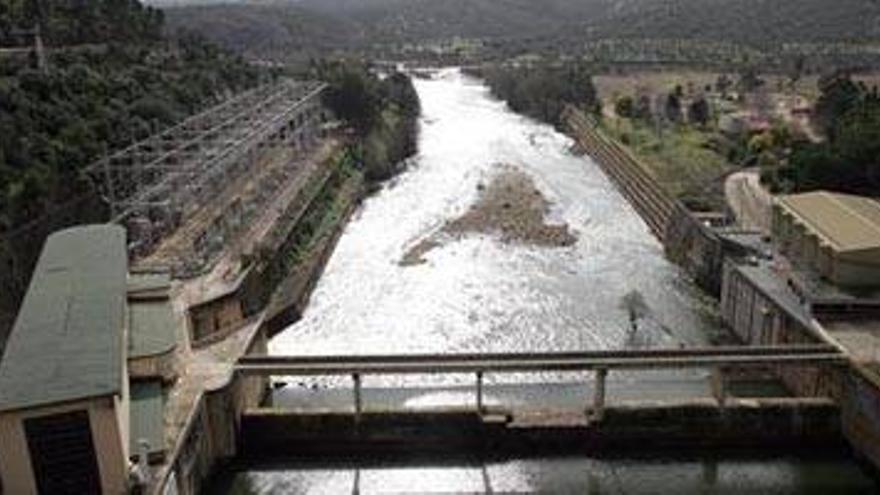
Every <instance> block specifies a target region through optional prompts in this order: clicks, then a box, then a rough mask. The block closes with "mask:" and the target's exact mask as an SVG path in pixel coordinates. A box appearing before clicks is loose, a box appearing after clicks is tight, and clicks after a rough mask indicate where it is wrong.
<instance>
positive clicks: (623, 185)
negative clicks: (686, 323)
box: [562, 107, 724, 297]
mask: <svg viewBox="0 0 880 495" xmlns="http://www.w3.org/2000/svg"><path fill="white" fill-rule="evenodd" d="M562 118H563V122H565V125H566V126H567V127H568V130H569V133H570V134H571V135H572V136H573V137H574V139H575V140H576V141H577V143H578V145H579V146H580V147H581V148H582V149H583V150H584V151H585V152H586V153H587V154H589V155H590V157H592V158H593V159H594V160H595V162H596V163H597V164H598V165H599V167H600V168H601V169H602V170H603V171H604V172H605V174H606V175H607V176H608V177H609V178H610V179H611V181H612V182H613V183H614V185H615V186H616V187H617V188H618V189H619V190H620V192H621V193H622V194H623V196H624V197H625V198H626V199H627V200H628V201H629V203H630V204H631V205H632V206H633V208H634V209H635V210H636V212H637V213H638V214H639V216H641V217H642V219H643V220H644V221H645V223H646V224H647V225H648V228H649V229H650V230H651V232H652V233H653V234H654V236H655V237H657V239H658V240H660V242H661V243H662V244H663V248H664V252H665V254H666V256H667V258H669V260H670V261H672V262H673V263H676V264H677V265H679V266H681V267H682V268H684V269H685V271H686V272H687V273H688V274H689V275H690V276H691V277H693V279H694V281H695V282H696V284H697V285H698V286H699V287H700V288H701V289H703V290H705V291H706V292H708V293H709V294H712V295H713V296H715V297H718V296H719V295H720V292H721V267H722V264H723V261H724V243H723V242H722V240H721V238H720V237H719V236H718V235H717V234H715V232H714V231H712V229H711V228H709V227H707V226H706V225H704V224H703V222H701V221H700V220H699V219H698V218H697V217H696V216H694V215H693V214H692V213H691V212H690V211H688V209H687V207H685V206H684V204H683V203H682V202H681V201H679V200H678V199H676V198H674V197H673V196H672V195H671V194H670V193H669V192H668V191H666V190H665V189H664V188H663V186H662V185H660V184H659V183H658V182H657V180H656V179H655V178H654V177H653V176H652V175H651V174H650V173H649V172H648V169H647V168H646V167H645V166H644V165H642V163H641V162H640V161H639V160H638V158H636V157H635V156H634V155H633V154H632V153H631V152H630V151H629V150H628V149H627V148H626V147H625V146H623V145H621V144H620V143H618V142H617V141H615V140H613V139H611V138H609V137H608V136H606V135H605V134H604V133H603V132H602V131H601V130H599V129H598V128H597V127H596V125H595V124H594V123H593V122H592V121H591V120H590V119H589V118H588V117H587V116H586V115H584V114H583V112H581V111H579V110H577V109H575V108H573V107H567V108H566V109H565V111H564V113H563V117H562Z"/></svg>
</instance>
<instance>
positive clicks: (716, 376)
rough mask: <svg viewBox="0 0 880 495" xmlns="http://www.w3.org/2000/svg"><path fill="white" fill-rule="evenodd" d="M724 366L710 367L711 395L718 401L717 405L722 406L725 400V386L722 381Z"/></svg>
mask: <svg viewBox="0 0 880 495" xmlns="http://www.w3.org/2000/svg"><path fill="white" fill-rule="evenodd" d="M724 382H725V380H724V368H722V367H720V366H719V367H715V368H712V395H713V396H714V397H715V400H716V401H718V407H720V408H723V407H724V406H725V404H726V402H727V386H726V384H725V383H724Z"/></svg>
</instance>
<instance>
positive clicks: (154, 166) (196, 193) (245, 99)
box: [87, 80, 326, 255]
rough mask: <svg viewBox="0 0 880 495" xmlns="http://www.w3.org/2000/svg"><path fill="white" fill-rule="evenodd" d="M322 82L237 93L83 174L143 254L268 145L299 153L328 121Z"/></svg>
mask: <svg viewBox="0 0 880 495" xmlns="http://www.w3.org/2000/svg"><path fill="white" fill-rule="evenodd" d="M325 88H326V85H324V84H323V83H319V82H299V81H292V80H282V81H281V82H277V83H272V84H268V85H264V86H261V87H258V88H256V89H253V90H250V91H247V92H245V93H242V94H240V95H238V96H236V97H234V98H232V99H230V100H228V101H226V102H225V103H222V104H220V105H217V106H215V107H213V108H211V109H209V110H207V111H205V112H203V113H200V114H197V115H194V116H192V117H190V118H188V119H186V120H184V121H183V122H181V123H180V124H178V125H175V126H173V127H171V128H169V129H167V130H165V131H163V132H161V133H159V134H156V135H153V136H151V137H149V138H147V139H145V140H143V141H140V142H137V143H135V144H132V145H131V146H129V147H127V148H125V149H122V150H120V151H117V152H115V153H113V154H111V155H109V156H107V157H105V158H103V159H102V160H100V161H98V162H97V163H94V164H93V165H91V166H90V167H89V168H88V169H87V173H88V174H89V176H90V177H91V178H92V180H93V181H94V182H95V184H96V185H97V187H98V189H99V190H100V192H101V194H102V197H103V198H104V199H105V201H106V202H107V203H108V204H109V205H110V210H111V215H112V221H113V222H118V223H122V224H124V225H127V226H128V228H129V244H130V249H131V250H132V252H133V254H137V255H144V254H146V253H148V252H149V251H150V250H151V249H152V247H153V246H154V245H155V244H156V243H157V242H158V239H161V238H163V237H166V236H167V235H168V234H170V233H171V232H173V231H174V230H175V229H176V228H177V227H178V226H180V225H181V223H182V222H183V221H185V219H186V218H187V217H188V216H189V215H191V214H192V213H193V212H195V211H197V210H198V208H199V207H200V206H201V205H204V204H206V203H207V202H208V201H209V200H210V199H211V198H212V197H214V195H215V194H217V193H218V192H219V191H220V190H221V189H222V188H223V187H224V186H225V185H226V184H228V183H229V182H230V181H231V180H234V179H235V178H237V177H240V176H241V175H242V174H244V173H245V172H246V171H248V170H249V169H250V168H251V167H252V166H254V165H255V164H256V162H257V161H258V159H259V157H260V155H261V153H262V151H263V150H264V149H265V148H267V147H274V146H279V145H294V146H298V147H303V146H305V144H306V143H307V142H310V141H312V140H313V139H314V138H315V137H316V134H317V132H318V125H317V124H319V123H321V122H323V121H324V120H326V114H325V112H324V110H323V108H322V106H321V98H320V94H321V93H322V92H323V91H324V89H325Z"/></svg>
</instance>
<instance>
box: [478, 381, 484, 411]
mask: <svg viewBox="0 0 880 495" xmlns="http://www.w3.org/2000/svg"><path fill="white" fill-rule="evenodd" d="M477 412H478V413H480V414H483V372H482V371H478V372H477Z"/></svg>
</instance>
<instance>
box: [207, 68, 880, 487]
mask: <svg viewBox="0 0 880 495" xmlns="http://www.w3.org/2000/svg"><path fill="white" fill-rule="evenodd" d="M416 88H417V90H418V92H419V95H420V97H421V99H422V105H423V119H422V126H421V137H420V151H419V154H418V155H417V156H416V157H414V158H413V159H412V160H411V163H410V164H409V168H408V170H407V171H406V172H405V173H403V174H402V175H400V176H399V177H398V178H397V179H396V180H394V181H393V183H391V184H389V185H387V186H386V187H385V188H384V189H383V190H381V191H380V192H379V193H378V194H376V195H374V196H373V197H371V198H369V199H368V200H367V201H366V202H365V204H364V205H363V207H362V208H361V209H360V211H359V212H358V213H357V215H356V216H355V218H354V219H353V220H352V221H351V223H350V224H349V225H348V226H347V228H346V230H345V233H344V235H343V236H342V238H341V239H340V242H339V245H338V246H337V248H336V251H335V252H334V254H333V256H332V257H331V259H330V261H329V263H328V265H327V268H326V271H325V273H324V276H323V277H322V279H321V280H320V282H319V284H318V286H317V288H316V290H315V292H314V294H313V296H312V299H311V301H310V304H309V307H308V309H307V311H306V312H305V315H304V316H303V318H302V320H301V321H299V322H298V323H297V324H295V325H293V326H291V327H290V328H288V329H287V330H285V331H284V332H283V333H281V334H280V335H278V336H277V337H275V339H274V340H273V341H272V342H271V344H270V350H271V352H272V353H273V354H300V355H303V354H311V355H327V354H378V353H382V354H398V353H444V352H501V351H507V352H516V351H572V350H581V349H617V348H624V347H634V346H639V347H645V346H652V347H670V346H676V347H677V346H691V345H699V344H705V343H707V342H709V341H711V340H713V339H715V338H716V337H717V335H718V334H717V332H718V330H717V328H718V323H717V320H716V318H715V316H714V313H713V310H712V308H711V306H710V305H707V304H706V303H705V301H704V300H703V299H702V298H701V297H700V295H699V294H698V293H697V291H696V290H695V289H694V288H693V286H692V285H690V284H689V283H688V282H687V281H686V279H685V278H684V277H683V274H682V273H681V272H680V270H679V269H678V268H676V267H675V266H672V265H671V264H670V263H669V262H667V261H666V260H665V259H664V257H663V252H662V248H661V246H660V245H659V243H658V242H657V241H656V240H655V239H654V238H653V237H652V236H651V235H650V233H649V231H648V229H647V227H646V226H645V225H644V224H643V223H642V221H641V220H640V219H639V218H638V216H637V215H636V214H635V212H634V211H633V210H632V208H631V207H630V206H629V205H628V204H627V203H626V201H625V200H624V199H623V198H622V197H621V196H620V194H618V193H617V192H616V191H615V189H614V187H613V186H612V184H611V183H610V182H609V181H608V179H607V178H606V177H605V176H604V175H603V174H602V172H601V171H600V169H599V168H598V167H597V166H596V165H595V164H594V163H592V162H591V161H590V159H589V158H587V157H579V156H576V155H575V154H573V153H572V152H571V151H570V147H571V144H572V143H571V141H570V140H569V139H568V138H567V137H565V136H563V135H561V134H559V133H557V132H556V131H554V130H553V129H552V128H551V127H549V126H546V125H541V124H538V123H535V122H533V121H531V120H528V119H525V118H522V117H520V116H517V115H515V114H513V113H511V112H510V111H508V110H507V109H506V108H505V105H504V104H503V103H501V102H499V101H497V100H495V99H493V98H492V97H491V96H490V95H489V94H488V91H487V89H486V88H485V87H484V86H483V85H482V84H481V83H480V82H479V81H477V80H474V79H471V78H468V77H465V76H462V75H461V74H460V73H458V72H457V71H453V70H449V71H443V72H440V73H438V74H436V75H435V76H434V77H433V78H432V79H430V80H417V81H416ZM502 164H506V165H513V166H515V167H517V168H519V169H521V170H522V171H524V172H526V173H527V174H528V175H530V176H531V178H532V179H533V180H534V182H535V184H536V186H537V188H538V189H539V190H540V191H541V193H542V194H543V195H544V197H545V198H547V199H548V200H549V201H550V203H551V205H552V206H551V212H550V214H549V220H548V221H549V222H550V223H566V224H567V225H568V226H569V227H570V229H571V230H572V231H573V232H574V233H575V234H576V235H577V238H578V240H577V242H576V243H575V244H574V245H573V246H569V247H558V248H556V247H537V246H529V245H523V244H515V243H514V244H508V243H502V242H500V241H499V240H498V239H496V238H495V237H493V236H489V235H469V236H465V237H463V238H461V239H452V240H449V241H448V242H445V243H443V245H441V246H439V247H437V248H435V249H433V250H431V251H429V252H428V253H427V254H426V255H425V258H426V260H427V261H426V262H425V263H423V264H419V265H415V266H403V265H401V264H400V261H401V259H402V258H403V256H404V254H405V253H406V252H407V250H408V249H410V248H411V247H412V246H414V245H416V244H418V243H419V242H420V241H421V240H424V239H425V238H428V237H429V236H431V235H433V234H434V233H435V232H437V231H438V230H439V229H441V228H442V227H443V225H444V223H445V222H447V221H448V220H450V219H453V218H455V217H457V216H459V215H460V214H462V213H463V212H465V211H466V210H467V209H468V208H469V207H470V205H472V204H473V203H474V201H475V200H476V198H477V195H478V194H479V188H478V186H479V185H480V184H486V183H488V182H489V181H491V180H492V177H493V175H494V174H495V173H496V172H497V171H498V170H499V168H500V166H501V165H502ZM626 301H629V304H627V303H626ZM633 301H637V303H636V304H635V306H637V307H638V308H639V309H638V311H637V313H638V316H639V317H640V319H639V322H638V325H637V328H638V330H637V331H633V327H632V325H631V322H630V316H631V311H630V308H632V307H633V304H632V303H633ZM369 380H370V378H368V381H366V382H365V384H366V385H367V386H368V387H372V388H371V389H369V390H368V391H367V395H366V402H367V407H369V405H370V404H371V403H373V404H375V403H394V404H396V405H402V406H405V407H421V406H434V405H438V404H460V403H467V402H468V401H471V400H472V392H471V391H470V390H469V389H466V388H465V384H467V383H471V382H472V380H473V378H472V377H446V378H442V379H434V380H431V381H430V382H429V383H430V387H425V386H424V385H425V383H426V382H428V381H427V380H425V379H423V378H420V379H418V380H417V381H418V384H419V387H413V386H412V385H414V383H413V381H414V380H412V379H410V380H403V379H400V378H372V381H369ZM522 380H525V381H532V382H552V384H551V385H546V386H539V385H532V386H531V387H528V386H526V387H519V386H515V385H513V384H512V383H510V382H511V381H516V382H519V381H522ZM624 381H625V384H626V385H627V386H626V387H615V386H614V383H615V382H613V381H612V382H611V385H610V386H609V394H610V399H611V400H614V398H615V397H629V396H633V395H634V396H638V397H643V398H644V397H652V396H657V397H658V398H659V397H670V396H678V395H680V396H692V395H699V394H701V393H704V392H705V384H704V381H705V380H704V374H702V373H699V372H692V373H676V374H671V373H667V374H658V373H653V374H651V375H650V376H641V377H634V376H631V377H629V378H628V379H625V380H624ZM489 382H490V383H494V388H493V387H491V386H490V387H489V390H488V392H487V395H488V399H487V402H493V401H494V402H502V403H510V404H516V405H518V406H527V405H529V404H530V403H531V404H535V403H537V404H543V405H546V404H548V403H555V404H557V405H559V406H560V407H565V406H573V407H582V404H583V400H584V398H583V393H582V392H583V391H582V390H580V389H578V388H577V387H578V386H579V385H577V384H576V383H572V380H571V377H570V376H569V377H563V376H557V375H547V376H534V375H533V376H530V377H514V379H511V378H510V377H506V378H503V377H491V378H489ZM618 383H621V382H618ZM401 385H408V387H403V388H401V387H399V386H401ZM345 386H346V384H345V383H341V382H340V381H338V380H331V379H325V380H317V381H309V382H305V381H293V382H291V383H289V384H287V386H286V387H284V388H282V389H280V390H279V391H278V392H276V394H275V400H276V401H277V402H281V403H289V404H294V405H297V406H309V405H311V406H320V407H349V405H350V397H351V391H350V389H346V388H345ZM615 394H617V395H615ZM627 394H630V395H627ZM652 394H654V395H652ZM219 484H220V485H221V486H222V488H218V490H219V491H221V492H224V493H227V494H250V493H257V494H282V493H284V494H287V493H385V492H398V493H401V492H443V493H458V492H485V493H491V492H508V491H519V492H523V491H540V492H551V493H560V492H562V493H591V494H595V493H673V492H679V493H743V492H748V493H817V494H819V493H822V494H824V493H870V492H872V491H873V489H874V487H873V485H871V484H870V482H869V481H868V480H867V478H866V477H865V475H864V474H862V472H861V471H860V470H859V469H858V468H857V467H856V466H855V465H854V464H853V463H851V462H849V461H848V460H846V459H845V458H844V457H842V456H840V455H838V454H829V455H820V456H818V457H815V456H813V457H809V458H804V457H798V458H794V457H786V458H779V457H772V458H759V457H758V456H757V455H754V456H746V457H743V456H742V455H741V454H740V455H739V456H731V455H724V454H719V453H715V454H711V455H707V456H704V457H699V458H681V457H677V456H669V455H658V456H653V457H650V458H643V459H620V460H596V459H590V458H585V457H572V458H559V459H541V460H505V459H497V460H487V459H452V460H448V459H447V460H442V461H441V460H436V461H432V460H430V459H428V460H424V459H423V460H419V461H412V462H403V463H398V464H382V463H375V462H370V461H367V460H358V461H352V462H335V463H323V462H320V463H302V462H299V463H294V462H290V463H283V464H281V465H273V466H247V467H245V468H243V469H241V470H230V471H228V472H227V473H226V474H225V475H224V476H223V477H222V480H221V482H220V483H219Z"/></svg>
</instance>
